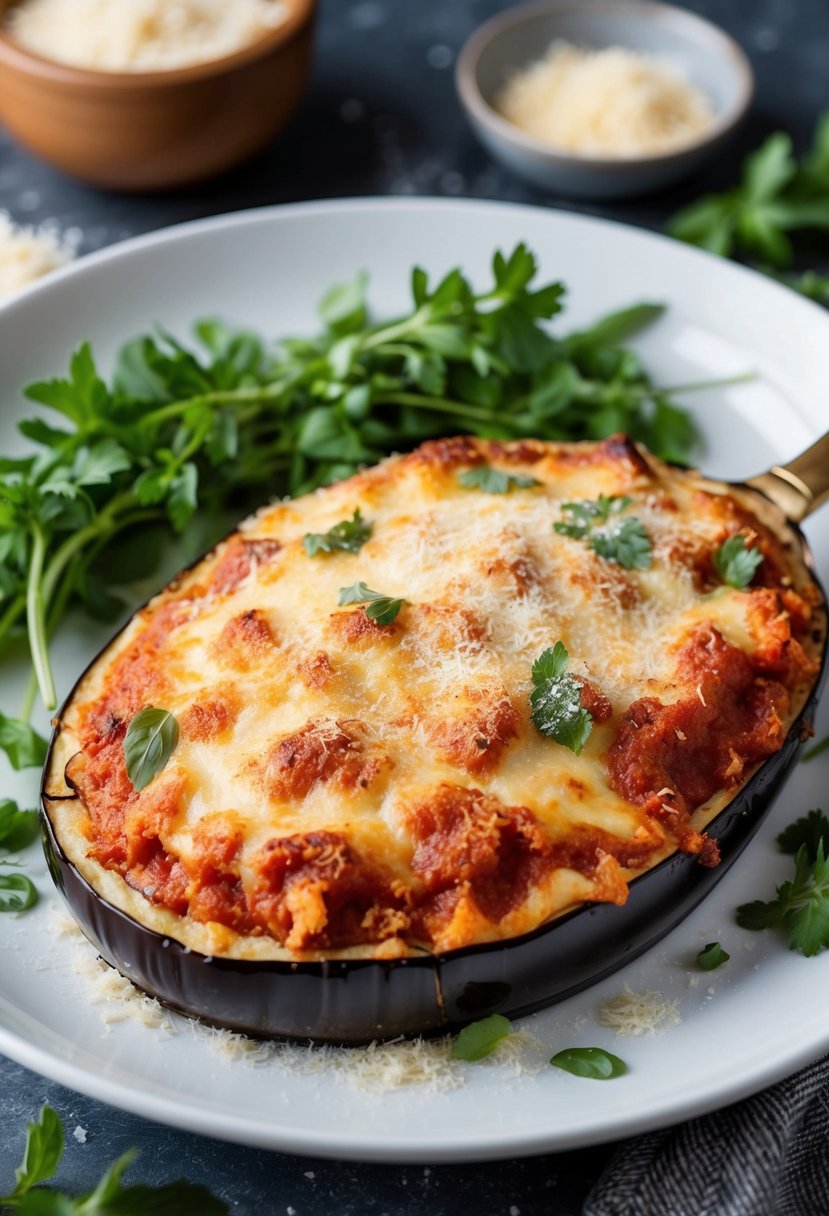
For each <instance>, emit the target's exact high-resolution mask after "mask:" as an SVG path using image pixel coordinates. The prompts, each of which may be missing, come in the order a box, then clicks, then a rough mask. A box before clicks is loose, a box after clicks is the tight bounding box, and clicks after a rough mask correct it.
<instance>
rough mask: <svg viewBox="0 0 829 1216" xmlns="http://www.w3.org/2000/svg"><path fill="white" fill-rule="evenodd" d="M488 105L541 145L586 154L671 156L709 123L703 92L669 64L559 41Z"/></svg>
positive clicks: (516, 75)
mask: <svg viewBox="0 0 829 1216" xmlns="http://www.w3.org/2000/svg"><path fill="white" fill-rule="evenodd" d="M494 104H495V109H496V110H497V111H498V112H499V114H501V116H502V117H503V118H506V119H507V120H508V121H509V122H511V123H512V124H513V125H514V126H516V127H518V128H519V129H520V130H522V131H523V132H524V133H525V134H527V135H530V136H532V137H533V138H534V139H537V140H540V141H541V143H544V144H548V145H549V146H550V147H553V148H558V149H560V150H562V151H565V152H574V153H577V154H584V155H588V156H609V157H636V156H649V155H652V154H658V153H661V152H667V151H671V150H672V149H675V148H678V147H681V146H682V145H683V144H688V143H691V142H693V141H694V140H695V139H696V138H697V137H699V136H700V135H702V134H704V132H705V131H706V130H707V129H708V128H709V127H710V126H711V124H712V122H713V120H714V113H713V110H712V108H711V103H710V102H709V100H708V98H707V97H706V96H705V94H704V93H703V92H701V91H700V89H698V88H697V87H696V85H694V84H692V83H691V82H690V81H689V80H688V79H686V77H685V76H683V75H682V73H681V72H680V71H678V70H677V69H676V68H674V67H673V65H672V64H671V63H669V62H668V61H667V60H662V59H659V58H657V57H655V56H651V55H644V54H641V53H640V52H638V51H631V50H627V49H626V48H624V47H606V48H604V49H603V50H592V49H590V48H586V47H578V46H573V45H572V44H571V43H569V42H564V41H562V40H557V41H555V42H553V43H552V44H551V45H550V46H549V47H548V49H547V51H546V53H545V54H544V56H543V58H541V59H540V60H538V61H537V62H536V63H532V64H530V65H529V67H526V68H523V69H522V70H520V71H516V72H514V74H513V75H512V76H510V77H509V79H508V80H507V81H506V83H505V84H504V85H503V87H502V88H501V89H500V91H499V92H498V93H497V95H496V97H495V99H494Z"/></svg>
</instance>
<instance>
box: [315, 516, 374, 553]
mask: <svg viewBox="0 0 829 1216" xmlns="http://www.w3.org/2000/svg"><path fill="white" fill-rule="evenodd" d="M373 527H374V525H373V524H372V523H370V522H369V521H367V520H364V519H363V517H362V515H361V514H360V510H359V508H358V509H357V510H356V511H355V512H354V514H353V515H352V517H351V519H343V520H341V521H340V523H338V524H334V526H333V528H329V529H328V531H327V532H306V533H305V535H304V536H303V538H302V543H303V545H304V546H305V552H306V553H307V554H308V556H309V557H316V556H317V554H319V553H337V552H340V553H359V552H360V550H361V549H362V547H363V545H364V544H365V543H366V541H367V540H368V539H369V538H370V536H371V533H372V530H373Z"/></svg>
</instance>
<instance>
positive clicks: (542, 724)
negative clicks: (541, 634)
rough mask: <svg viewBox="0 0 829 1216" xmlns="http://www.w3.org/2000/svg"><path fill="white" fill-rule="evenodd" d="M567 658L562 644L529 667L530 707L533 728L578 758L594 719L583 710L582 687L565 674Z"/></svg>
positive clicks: (552, 647)
mask: <svg viewBox="0 0 829 1216" xmlns="http://www.w3.org/2000/svg"><path fill="white" fill-rule="evenodd" d="M569 658H570V656H569V654H568V652H567V648H566V646H565V645H564V643H563V642H561V641H559V642H556V644H555V646H551V647H549V648H548V649H547V650H545V651H544V652H543V654H541V655H539V657H538V658H537V659H536V661H535V662H534V663H533V666H532V681H533V685H534V687H533V691H532V692H531V693H530V705H531V707H532V720H533V723H534V725H535V727H536V729H537V730H539V731H540V732H541V734H542V735H547V736H548V737H549V738H551V739H555V741H556V743H560V744H561V745H562V747H568V748H569V749H570V751H571V752H575V754H576V755H577V756H580V755H581V753H582V751H583V749H584V745H585V743H586V742H587V740H588V738H589V737H590V732H591V730H592V729H593V718H592V715H591V714H590V713H589V711H588V710H586V709H583V708H582V704H581V693H582V688H581V684H579V682H578V680H576V679H575V677H574V676H572V675H571V674H570V673H569V672H568V671H567V663H568V661H569Z"/></svg>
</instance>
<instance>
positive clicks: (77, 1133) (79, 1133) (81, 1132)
mask: <svg viewBox="0 0 829 1216" xmlns="http://www.w3.org/2000/svg"><path fill="white" fill-rule="evenodd" d="M72 1136H73V1138H74V1139H75V1140H77V1142H78V1144H86V1128H85V1127H81V1126H80V1124H78V1126H77V1127H76V1128H75V1130H74V1131H73V1133H72Z"/></svg>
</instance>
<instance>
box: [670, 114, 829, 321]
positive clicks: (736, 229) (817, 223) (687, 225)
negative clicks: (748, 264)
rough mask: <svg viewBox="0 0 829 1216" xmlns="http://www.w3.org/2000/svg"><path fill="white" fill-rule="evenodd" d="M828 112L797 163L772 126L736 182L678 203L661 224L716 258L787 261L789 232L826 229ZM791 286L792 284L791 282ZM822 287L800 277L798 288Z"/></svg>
mask: <svg viewBox="0 0 829 1216" xmlns="http://www.w3.org/2000/svg"><path fill="white" fill-rule="evenodd" d="M827 132H829V116H827V114H823V115H822V116H821V118H820V119H819V120H818V124H817V127H816V130H815V137H814V143H813V146H812V149H811V151H810V152H809V153H807V155H806V156H805V157H803V158H802V159H801V160H800V161H799V162H798V161H797V160H795V158H794V156H793V154H792V142H791V139H790V138H789V136H788V135H786V134H785V133H784V132H782V131H777V132H776V133H775V134H773V135H770V136H769V138H768V139H767V140H766V141H765V142H764V143H763V144H762V145H761V146H760V147H759V148H758V149H757V150H756V151H755V152H753V153H752V154H751V155H750V156H748V157H747V158H746V160H745V161H744V163H743V168H742V176H741V180H740V182H739V184H738V185H736V186H734V187H733V188H732V189H730V190H728V191H726V192H725V193H723V194H709V195H706V196H705V197H704V198H701V199H699V200H698V201H697V202H694V203H691V204H690V206H688V207H685V208H683V209H682V210H681V211H679V212H678V213H677V214H676V215H675V216H674V217H673V218H672V219H671V220H669V222H668V225H667V229H668V232H670V233H671V235H672V236H675V237H678V238H679V239H680V240H682V241H688V242H689V243H690V244H692V245H699V246H701V247H702V248H703V249H708V250H710V252H711V253H716V254H720V255H721V256H722V257H731V256H733V255H735V254H740V255H744V256H753V257H755V258H759V259H760V260H761V261H762V262H764V263H766V264H768V265H770V266H772V267H774V268H777V269H780V268H784V267H786V266H788V265H789V263H790V262H791V260H792V254H793V249H792V242H791V239H790V236H789V234H790V233H792V232H795V231H797V230H799V229H813V230H815V231H824V232H825V231H826V230H827V229H829V207H827V205H826V195H827V187H829V156H827V142H828V141H829V136H827ZM792 285H793V286H794V287H795V288H796V289H797V288H798V283H797V281H795V282H794V283H793V284H792ZM801 289H804V290H805V292H806V293H807V294H809V293H810V291H813V292H815V293H816V295H817V298H820V293H821V292H823V291H824V290H825V284H823V283H821V281H820V276H814V277H813V278H812V279H810V278H808V277H807V276H803V284H802V288H801Z"/></svg>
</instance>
